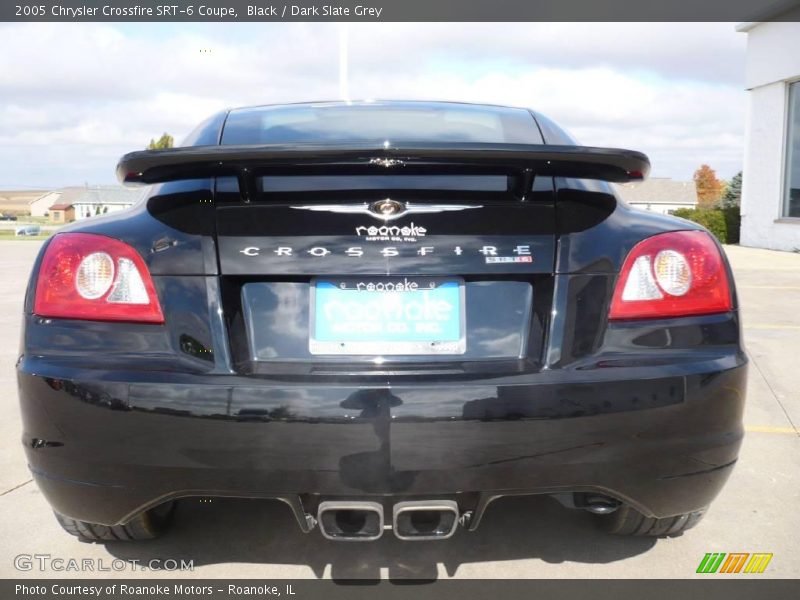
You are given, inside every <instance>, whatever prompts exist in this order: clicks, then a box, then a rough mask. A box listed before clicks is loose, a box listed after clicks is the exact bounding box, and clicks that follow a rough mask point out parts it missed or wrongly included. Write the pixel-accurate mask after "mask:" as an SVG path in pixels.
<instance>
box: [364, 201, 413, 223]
mask: <svg viewBox="0 0 800 600" xmlns="http://www.w3.org/2000/svg"><path fill="white" fill-rule="evenodd" d="M369 210H370V212H371V213H373V214H375V215H377V216H379V217H381V218H383V219H387V220H389V219H393V218H396V217H399V216H400V215H401V214H402V213H404V212H405V211H406V207H405V205H404V204H403V203H402V202H398V201H397V200H392V199H390V198H386V199H385V200H378V201H377V202H373V203H372V204H370V205H369Z"/></svg>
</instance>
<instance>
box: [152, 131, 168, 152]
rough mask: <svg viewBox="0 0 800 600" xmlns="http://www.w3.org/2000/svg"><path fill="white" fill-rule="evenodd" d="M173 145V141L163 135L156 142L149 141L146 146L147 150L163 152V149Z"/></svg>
mask: <svg viewBox="0 0 800 600" xmlns="http://www.w3.org/2000/svg"><path fill="white" fill-rule="evenodd" d="M174 145H175V139H174V138H173V137H172V136H171V135H170V134H168V133H166V132H165V133H164V134H163V135H162V136H161V137H160V138H158V139H157V140H154V139H152V138H151V139H150V143H149V144H148V146H147V149H148V150H163V149H165V148H172V147H173V146H174Z"/></svg>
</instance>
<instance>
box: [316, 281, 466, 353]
mask: <svg viewBox="0 0 800 600" xmlns="http://www.w3.org/2000/svg"><path fill="white" fill-rule="evenodd" d="M310 304H311V320H310V324H311V327H310V329H311V334H310V336H309V351H310V352H311V354H360V355H374V356H381V355H398V354H407V355H414V354H422V355H428V354H463V353H464V352H465V351H466V336H465V331H466V324H465V312H464V282H463V280H461V279H455V278H442V277H362V278H341V279H340V278H326V279H317V280H314V281H313V282H312V287H311V303H310Z"/></svg>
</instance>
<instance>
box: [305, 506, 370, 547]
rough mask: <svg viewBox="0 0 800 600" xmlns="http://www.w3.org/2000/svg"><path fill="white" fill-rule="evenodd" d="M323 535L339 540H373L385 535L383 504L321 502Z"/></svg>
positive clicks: (319, 514) (318, 512) (320, 512)
mask: <svg viewBox="0 0 800 600" xmlns="http://www.w3.org/2000/svg"><path fill="white" fill-rule="evenodd" d="M317 521H318V522H319V529H320V531H321V532H322V535H323V536H325V537H326V538H328V539H329V540H335V541H337V542H372V541H374V540H377V539H378V538H380V537H381V536H382V535H383V506H381V505H380V504H378V503H377V502H356V501H350V502H347V501H343V502H338V501H335V500H334V501H328V500H326V501H325V502H320V504H319V508H318V509H317Z"/></svg>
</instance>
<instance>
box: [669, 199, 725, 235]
mask: <svg viewBox="0 0 800 600" xmlns="http://www.w3.org/2000/svg"><path fill="white" fill-rule="evenodd" d="M672 214H673V215H675V216H676V217H681V218H682V219H687V220H689V221H692V222H694V223H697V224H699V225H702V226H703V227H705V228H706V229H708V230H709V231H710V232H711V233H712V234H714V236H715V237H716V238H717V239H718V240H719V241H720V242H721V243H723V244H736V243H738V241H739V223H740V217H739V207H738V206H731V207H729V208H679V209H677V210H676V211H675V212H674V213H672Z"/></svg>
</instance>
